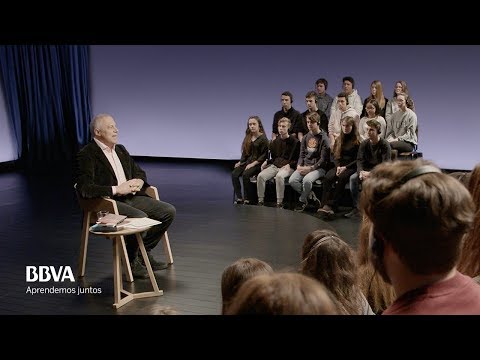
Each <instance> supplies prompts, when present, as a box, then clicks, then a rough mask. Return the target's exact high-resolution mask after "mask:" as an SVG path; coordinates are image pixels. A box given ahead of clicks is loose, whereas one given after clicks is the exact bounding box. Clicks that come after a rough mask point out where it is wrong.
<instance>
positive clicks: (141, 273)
mask: <svg viewBox="0 0 480 360" xmlns="http://www.w3.org/2000/svg"><path fill="white" fill-rule="evenodd" d="M130 268H131V269H132V275H133V277H134V278H136V279H148V271H147V268H146V267H145V266H144V265H143V264H142V262H141V261H140V258H139V257H138V256H136V257H135V260H133V261H132V262H131V263H130Z"/></svg>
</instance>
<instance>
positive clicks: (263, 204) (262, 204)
mask: <svg viewBox="0 0 480 360" xmlns="http://www.w3.org/2000/svg"><path fill="white" fill-rule="evenodd" d="M257 205H258V206H265V203H264V202H263V201H259V202H258V204H257Z"/></svg>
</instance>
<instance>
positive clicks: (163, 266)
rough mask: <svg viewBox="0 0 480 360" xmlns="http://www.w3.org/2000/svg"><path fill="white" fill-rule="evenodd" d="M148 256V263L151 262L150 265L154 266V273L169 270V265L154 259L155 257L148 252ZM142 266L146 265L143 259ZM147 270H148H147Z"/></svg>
mask: <svg viewBox="0 0 480 360" xmlns="http://www.w3.org/2000/svg"><path fill="white" fill-rule="evenodd" d="M147 256H148V261H150V265H151V266H152V270H153V271H158V270H163V269H166V268H168V264H165V263H164V262H161V261H157V260H155V259H154V258H153V255H152V254H151V253H150V252H149V251H147ZM142 264H143V265H144V261H143V258H142ZM145 270H146V268H145Z"/></svg>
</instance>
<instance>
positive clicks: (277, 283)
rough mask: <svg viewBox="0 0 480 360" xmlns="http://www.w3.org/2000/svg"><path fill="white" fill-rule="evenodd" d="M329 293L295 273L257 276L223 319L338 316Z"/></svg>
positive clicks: (242, 287)
mask: <svg viewBox="0 0 480 360" xmlns="http://www.w3.org/2000/svg"><path fill="white" fill-rule="evenodd" d="M337 314H339V309H338V308H337V305H336V301H335V299H334V298H333V297H332V295H331V294H330V292H329V291H328V290H327V289H326V288H325V287H324V286H323V285H322V284H320V283H319V282H318V281H317V280H315V279H312V278H310V277H308V276H305V275H302V274H295V273H274V274H264V275H257V276H255V277H253V278H251V279H249V280H247V281H246V282H245V283H244V284H243V285H242V286H241V287H240V289H239V290H238V292H237V294H236V295H235V297H234V298H233V300H232V302H231V304H230V306H229V307H228V308H227V311H226V315H337Z"/></svg>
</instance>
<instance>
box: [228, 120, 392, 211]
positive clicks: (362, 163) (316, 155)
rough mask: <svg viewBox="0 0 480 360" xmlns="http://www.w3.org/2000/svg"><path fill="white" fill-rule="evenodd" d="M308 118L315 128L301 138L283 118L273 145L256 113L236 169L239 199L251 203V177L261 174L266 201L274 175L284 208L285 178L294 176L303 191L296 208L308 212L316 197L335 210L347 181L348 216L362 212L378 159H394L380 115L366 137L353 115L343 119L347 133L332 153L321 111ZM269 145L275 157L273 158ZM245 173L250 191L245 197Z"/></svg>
mask: <svg viewBox="0 0 480 360" xmlns="http://www.w3.org/2000/svg"><path fill="white" fill-rule="evenodd" d="M307 119H308V120H307V124H308V129H309V131H308V133H306V134H305V136H304V137H303V138H302V140H301V141H298V139H297V138H296V137H294V136H291V135H289V134H288V129H289V127H290V126H291V123H290V120H289V119H288V118H282V119H280V121H279V122H278V131H279V136H278V137H277V138H275V140H273V141H272V142H270V144H269V143H268V140H267V138H266V137H265V135H264V134H263V132H262V130H263V126H262V124H261V121H260V119H259V118H258V117H250V119H249V128H248V130H247V135H246V137H245V140H244V142H243V144H242V149H243V151H242V158H241V159H240V161H239V162H237V163H236V164H235V168H234V170H233V171H232V182H233V187H234V191H235V196H236V200H235V203H236V204H243V203H250V202H251V199H253V198H254V194H252V189H251V188H250V178H251V177H252V176H254V175H257V177H256V179H257V180H256V183H257V189H256V190H257V196H258V203H259V205H263V204H264V198H265V188H266V182H267V181H268V180H269V179H272V178H274V179H275V186H276V197H277V207H283V206H284V203H283V200H284V194H285V182H286V179H288V183H289V184H290V185H291V187H292V189H294V190H295V191H296V192H297V193H298V194H299V195H300V196H299V199H298V205H297V206H296V208H295V210H297V211H304V210H305V208H306V207H307V203H308V199H312V200H313V201H314V202H316V203H317V205H318V206H319V207H320V210H321V211H323V212H324V213H326V214H327V215H332V214H333V212H334V211H335V210H336V208H337V207H338V203H339V200H340V198H341V196H342V193H343V190H344V188H345V186H346V185H347V184H349V185H350V190H351V193H352V198H353V204H354V209H353V210H352V211H353V212H352V213H351V214H350V213H349V214H348V215H349V217H350V216H355V215H356V214H357V210H356V206H357V203H358V192H359V184H360V182H361V181H363V180H364V179H366V178H367V177H368V173H369V171H371V170H372V169H373V168H374V167H375V166H376V165H377V164H379V163H381V162H383V161H386V160H390V159H391V149H390V143H389V142H387V141H386V140H385V139H382V138H381V137H380V134H381V124H380V123H379V122H378V121H377V120H375V119H371V120H368V121H367V127H368V130H367V133H368V138H367V139H366V140H364V141H363V142H362V141H361V140H360V137H359V134H358V128H357V123H356V122H355V120H354V119H353V118H352V117H348V116H347V117H346V118H344V119H342V122H341V123H342V126H341V128H342V130H341V134H340V136H339V137H338V138H337V140H336V141H335V144H334V145H333V153H332V151H331V150H332V149H331V146H330V140H329V138H328V137H327V135H326V132H325V131H323V130H321V128H320V117H319V115H318V114H317V113H316V112H313V113H310V114H309V115H308V117H307ZM253 138H254V140H252V139H253ZM269 150H270V154H271V158H270V159H267V156H268V151H269ZM248 154H250V155H248ZM240 177H241V178H242V180H243V188H244V193H245V196H242V191H241V184H240ZM318 179H323V188H322V196H321V202H320V201H319V200H318V199H317V197H316V196H315V193H314V192H313V191H312V189H313V184H314V183H315V182H316V181H317V180H318ZM320 205H323V206H320Z"/></svg>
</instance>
